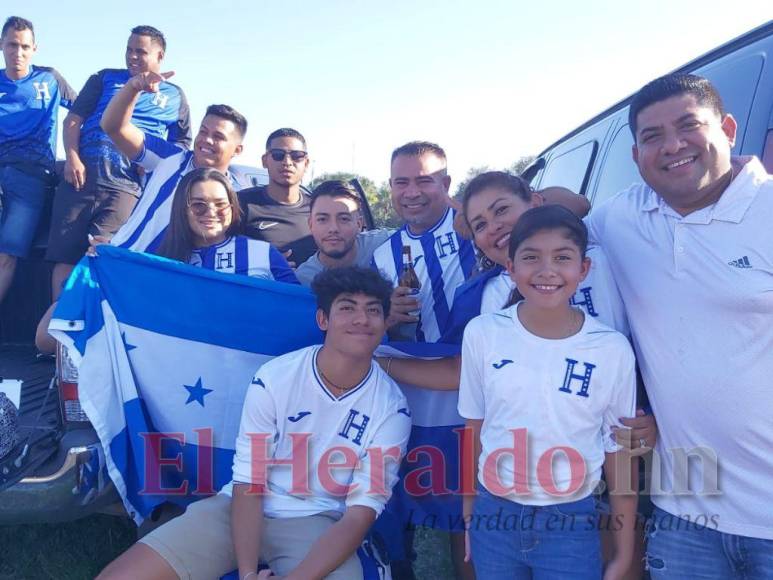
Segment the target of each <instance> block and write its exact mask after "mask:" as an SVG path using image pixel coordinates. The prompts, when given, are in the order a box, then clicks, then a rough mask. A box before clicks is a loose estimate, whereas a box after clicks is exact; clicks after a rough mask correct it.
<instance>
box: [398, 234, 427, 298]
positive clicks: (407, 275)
mask: <svg viewBox="0 0 773 580" xmlns="http://www.w3.org/2000/svg"><path fill="white" fill-rule="evenodd" d="M398 285H400V286H402V287H403V288H411V289H412V290H413V292H411V294H412V295H414V294H418V293H419V290H421V282H420V281H419V277H418V276H417V275H416V270H414V268H413V258H412V257H411V246H403V271H402V272H400V278H399V280H398Z"/></svg>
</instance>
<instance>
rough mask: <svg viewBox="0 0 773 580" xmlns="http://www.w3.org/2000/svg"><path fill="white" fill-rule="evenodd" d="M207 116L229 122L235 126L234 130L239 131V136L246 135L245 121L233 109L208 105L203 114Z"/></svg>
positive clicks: (225, 106)
mask: <svg viewBox="0 0 773 580" xmlns="http://www.w3.org/2000/svg"><path fill="white" fill-rule="evenodd" d="M207 115H212V116H213V117H220V118H221V119H225V120H226V121H231V122H232V123H233V124H234V125H236V130H237V131H239V135H241V136H242V137H244V136H245V135H246V134H247V119H245V117H244V115H242V114H241V113H240V112H239V111H237V110H236V109H234V108H233V107H229V106H228V105H210V106H209V107H207V110H206V111H205V112H204V116H205V117H206V116H207Z"/></svg>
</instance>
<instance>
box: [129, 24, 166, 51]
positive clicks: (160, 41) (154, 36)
mask: <svg viewBox="0 0 773 580" xmlns="http://www.w3.org/2000/svg"><path fill="white" fill-rule="evenodd" d="M132 34H136V35H137V36H149V37H150V39H151V40H152V41H153V42H155V43H156V44H157V45H159V46H160V47H161V50H163V51H164V52H166V38H164V33H163V32H161V31H160V30H159V29H158V28H154V27H152V26H148V25H147V24H142V25H140V26H135V27H134V28H132Z"/></svg>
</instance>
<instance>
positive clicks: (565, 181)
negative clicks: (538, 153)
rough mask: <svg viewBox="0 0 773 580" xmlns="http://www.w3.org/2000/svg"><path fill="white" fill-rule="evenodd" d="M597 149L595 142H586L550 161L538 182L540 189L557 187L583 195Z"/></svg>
mask: <svg viewBox="0 0 773 580" xmlns="http://www.w3.org/2000/svg"><path fill="white" fill-rule="evenodd" d="M597 149H598V143H596V141H588V142H587V143H583V144H582V145H580V146H578V147H575V148H574V149H571V150H569V151H567V152H565V153H562V154H561V155H558V156H557V157H554V158H553V159H551V160H550V162H549V163H548V166H547V169H545V174H544V175H543V176H542V179H541V180H540V184H539V186H540V189H544V188H545V187H551V186H554V185H559V186H561V187H566V188H568V189H570V190H572V191H573V192H575V193H579V194H581V195H584V194H585V188H586V187H587V185H588V175H589V174H590V167H591V165H592V163H593V159H594V157H595V156H596V151H597Z"/></svg>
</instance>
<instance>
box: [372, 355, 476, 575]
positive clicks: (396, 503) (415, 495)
mask: <svg viewBox="0 0 773 580" xmlns="http://www.w3.org/2000/svg"><path fill="white" fill-rule="evenodd" d="M460 352H461V348H460V345H456V344H443V343H428V342H392V343H387V344H383V345H381V346H380V347H379V348H378V349H377V350H376V355H378V356H391V357H395V358H423V359H435V358H442V357H450V356H456V355H458V354H460ZM400 387H401V388H402V390H403V393H404V394H405V397H406V399H407V400H408V408H409V409H410V410H411V420H412V422H413V426H412V428H411V437H410V439H409V440H408V449H407V453H406V456H405V458H404V459H403V463H402V465H401V466H400V480H399V481H398V482H397V484H396V485H395V488H394V490H393V494H392V498H391V499H390V500H389V503H388V504H387V506H386V508H385V509H384V512H382V514H381V516H380V517H379V519H378V520H377V522H376V524H375V529H376V531H377V532H378V533H379V535H380V536H381V537H382V539H383V540H384V541H385V543H386V547H387V549H388V551H389V555H390V557H391V558H392V559H393V560H404V559H405V558H406V554H405V551H404V542H403V531H404V530H406V529H408V528H410V527H413V526H423V527H428V528H433V529H441V530H445V531H451V532H459V531H462V530H464V522H463V519H462V495H461V491H462V478H461V477H460V474H461V471H460V470H461V461H460V450H461V447H462V444H463V439H462V433H463V429H464V419H463V418H462V417H461V416H460V415H459V413H458V411H457V403H458V400H459V392H458V391H438V390H428V389H422V388H418V387H415V386H413V385H409V384H404V383H401V384H400Z"/></svg>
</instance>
